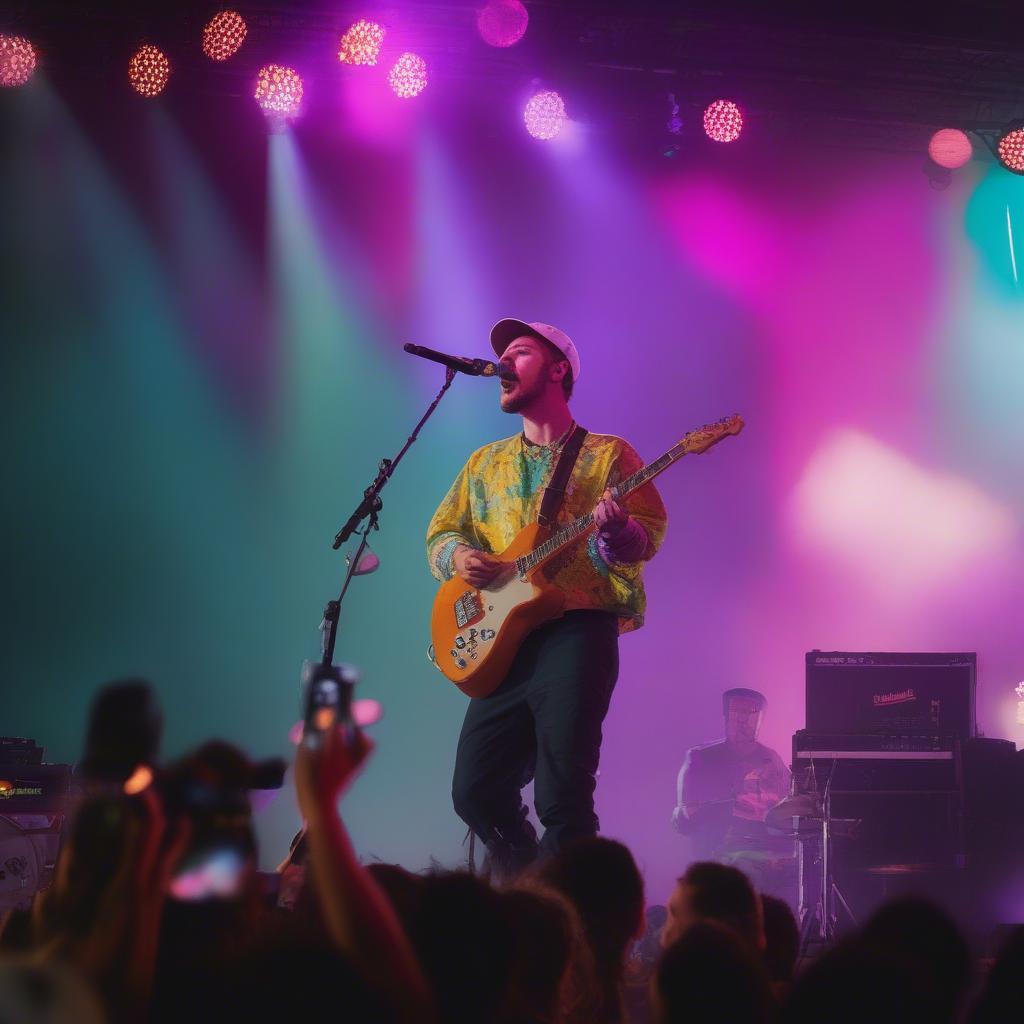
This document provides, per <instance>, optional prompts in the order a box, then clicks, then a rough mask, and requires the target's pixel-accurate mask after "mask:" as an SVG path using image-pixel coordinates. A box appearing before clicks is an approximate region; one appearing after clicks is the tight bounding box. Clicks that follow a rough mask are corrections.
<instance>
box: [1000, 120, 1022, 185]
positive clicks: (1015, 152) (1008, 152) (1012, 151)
mask: <svg viewBox="0 0 1024 1024" xmlns="http://www.w3.org/2000/svg"><path fill="white" fill-rule="evenodd" d="M998 153H999V162H1000V163H1001V164H1002V165H1003V166H1004V167H1005V168H1006V169H1007V170H1008V171H1013V173H1014V174H1024V128H1015V129H1014V130H1013V131H1010V132H1006V134H1004V135H1003V137H1002V138H1001V139H1000V140H999V146H998Z"/></svg>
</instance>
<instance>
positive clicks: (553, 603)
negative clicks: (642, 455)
mask: <svg viewBox="0 0 1024 1024" xmlns="http://www.w3.org/2000/svg"><path fill="white" fill-rule="evenodd" d="M742 429H743V420H742V419H741V417H740V416H738V415H735V416H729V417H727V418H726V419H723V420H719V421H718V422H717V423H712V424H710V425H707V426H703V427H701V428H700V429H698V430H693V431H691V432H690V433H689V434H687V435H686V436H685V437H684V438H683V439H682V440H681V441H680V442H679V443H678V444H677V445H675V446H674V447H673V448H670V449H669V450H668V451H667V452H666V453H665V454H664V455H662V457H661V458H660V459H657V460H656V461H654V462H652V463H651V464H650V465H648V466H643V467H641V468H640V469H638V470H637V471H636V472H635V473H634V474H633V475H632V476H629V477H627V478H626V479H625V480H623V481H621V483H619V485H618V486H617V487H613V488H611V492H612V497H613V498H615V499H616V500H618V499H620V498H624V497H625V496H626V495H627V494H630V493H631V492H632V491H635V490H637V488H639V487H642V486H643V485H644V484H645V483H647V481H648V480H653V479H654V478H655V477H656V476H657V475H658V474H659V473H661V472H663V471H664V470H666V469H668V467H669V466H671V465H672V463H674V462H678V461H679V459H681V458H682V457H683V456H684V455H699V454H700V453H701V452H706V451H707V450H708V449H709V448H711V447H712V446H713V445H716V444H718V442H719V441H721V440H722V439H723V438H726V437H729V436H731V435H732V434H738V433H739V432H740V431H741V430H742ZM593 527H594V513H593V512H588V513H587V514H586V515H585V516H580V517H579V519H576V520H574V521H573V522H571V523H568V524H567V525H565V526H563V527H561V528H560V529H558V530H557V531H555V532H552V531H551V530H550V529H548V528H546V527H543V526H541V525H540V523H530V524H529V525H527V526H524V527H523V528H522V530H520V531H519V533H518V534H517V535H516V537H515V539H514V540H513V541H512V543H511V544H510V545H509V546H508V547H507V548H506V549H505V550H504V551H503V552H501V554H500V555H499V556H498V557H499V558H500V559H501V561H503V562H506V563H507V565H506V568H505V569H504V570H503V571H502V572H500V573H499V574H498V575H497V576H496V577H495V579H494V580H492V581H491V582H490V583H489V584H488V585H487V586H486V587H484V588H483V589H482V590H478V589H477V588H476V587H474V586H472V585H471V584H469V583H467V582H466V581H465V580H464V579H462V578H461V577H460V576H453V577H452V578H451V579H450V580H447V581H446V582H444V583H442V584H441V586H440V588H439V589H438V591H437V596H436V597H435V598H434V608H433V612H432V613H431V618H430V636H431V640H432V641H433V654H432V660H433V661H434V664H435V665H436V666H437V667H438V668H439V669H440V670H441V672H442V673H444V675H445V676H447V677H448V678H449V679H450V680H451V681H452V682H453V683H454V684H455V685H456V686H457V687H458V688H459V689H460V690H462V692H463V693H466V694H468V695H469V696H470V697H486V696H487V695H488V694H489V693H492V692H493V691H494V690H496V689H497V688H498V686H499V685H500V683H501V681H502V679H504V678H505V675H506V673H507V672H508V670H509V667H510V666H511V664H512V660H513V658H514V657H515V655H516V651H518V649H519V645H520V644H521V643H522V642H523V640H524V639H525V638H526V636H527V634H528V633H530V632H531V631H532V630H534V629H536V628H537V627H538V626H541V625H543V624H544V623H545V622H550V621H551V620H552V619H557V618H558V617H559V616H560V615H562V614H563V612H564V610H565V595H564V594H563V593H562V591H561V590H559V589H558V587H556V586H553V585H552V584H551V583H549V582H548V581H547V580H546V579H545V578H544V576H543V575H542V574H541V573H540V567H541V566H542V565H543V564H544V563H545V562H546V561H547V560H548V559H549V558H551V557H552V556H553V555H554V554H556V553H557V552H558V551H561V550H562V549H563V548H564V547H566V546H567V545H569V544H572V543H574V542H575V541H578V540H580V539H581V538H582V537H585V536H586V535H587V534H588V533H590V531H591V530H592V529H593Z"/></svg>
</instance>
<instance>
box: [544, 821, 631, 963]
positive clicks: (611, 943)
mask: <svg viewBox="0 0 1024 1024" xmlns="http://www.w3.org/2000/svg"><path fill="white" fill-rule="evenodd" d="M538 877H539V878H540V879H541V880H542V881H543V882H544V883H545V884H546V885H549V886H550V887H551V888H553V889H555V890H557V891H558V892H560V893H562V895H564V896H565V897H566V898H567V899H568V900H569V901H570V902H571V903H572V905H573V906H574V907H575V908H576V912H577V913H578V914H579V916H580V922H581V923H582V925H583V933H584V935H585V936H586V939H587V942H588V943H589V945H590V948H591V950H592V952H593V954H594V959H595V961H596V963H597V966H598V969H599V970H600V971H602V972H604V971H617V970H618V969H620V968H621V966H622V963H623V960H624V958H625V956H626V951H627V949H628V948H629V944H630V942H631V941H632V940H634V939H636V938H638V937H639V936H640V935H641V934H642V933H643V926H644V881H643V876H642V875H641V874H640V869H639V868H638V867H637V866H636V861H635V860H633V855H632V854H631V853H630V852H629V850H628V849H627V848H626V847H625V846H624V845H623V844H622V843H619V842H616V841H615V840H614V839H603V838H601V837H599V836H595V837H594V838H591V839H578V840H576V841H575V842H573V843H570V844H569V845H568V846H566V847H565V848H564V849H563V850H561V851H559V853H558V854H557V855H556V856H554V857H552V858H551V859H550V860H548V861H545V862H544V863H543V864H542V865H541V867H540V869H539V871H538Z"/></svg>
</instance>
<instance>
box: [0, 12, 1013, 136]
mask: <svg viewBox="0 0 1024 1024" xmlns="http://www.w3.org/2000/svg"><path fill="white" fill-rule="evenodd" d="M481 4H482V0H480V2H477V3H467V2H447V3H443V2H404V3H390V4H388V3H374V2H372V0H371V2H370V3H362V4H354V3H350V2H345V0H338V2H336V3H324V2H323V0H310V2H301V0H300V2H296V3H289V4H284V3H277V4H265V3H244V2H242V3H238V4H237V5H235V6H236V7H237V8H238V9H239V10H240V11H242V13H243V14H245V16H246V17H247V19H248V20H249V23H250V26H251V40H252V42H251V43H249V42H247V50H248V51H249V52H248V59H249V61H250V63H251V62H252V61H254V60H257V59H262V58H263V57H264V55H265V56H266V57H267V58H268V59H269V58H270V57H271V55H272V54H273V53H274V52H275V50H280V49H282V48H283V47H288V46H291V47H293V48H294V47H298V46H306V47H307V48H312V49H316V48H317V44H316V41H317V39H318V37H323V39H324V41H325V45H324V47H323V53H324V55H325V61H326V62H328V63H325V65H324V69H323V70H324V72H325V73H326V69H327V68H328V67H329V61H330V60H331V59H332V53H331V45H328V41H330V43H331V44H333V41H334V39H336V38H337V34H338V33H339V32H340V31H341V30H343V29H344V27H345V26H346V25H347V24H348V22H349V21H351V20H352V19H353V18H354V17H357V16H361V15H363V14H367V13H370V14H376V15H378V16H379V17H380V18H381V19H382V20H384V21H385V22H386V23H387V22H391V23H398V22H400V23H401V24H402V26H403V29H404V30H405V31H406V32H407V34H408V35H409V36H411V37H416V38H418V39H420V40H422V45H421V48H422V50H423V52H424V56H426V57H427V58H428V61H429V60H430V59H431V58H434V61H435V62H436V64H437V66H442V67H444V68H445V69H446V70H445V73H446V74H447V75H448V76H449V77H450V78H454V79H457V80H458V81H459V82H461V83H466V82H470V83H475V84H478V85H479V86H480V87H481V89H484V88H487V89H490V88H500V87H507V86H508V85H509V84H516V85H521V83H523V82H525V81H529V80H530V79H531V78H532V77H542V78H543V79H544V80H546V81H549V82H551V83H552V84H554V85H556V86H558V87H563V86H564V87H565V88H572V87H577V88H578V89H579V93H580V94H581V95H584V96H586V97H587V98H588V99H587V102H588V103H590V104H591V105H592V106H593V107H595V108H599V109H600V110H601V111H603V112H604V114H605V116H606V118H607V123H608V124H610V125H613V126H614V128H613V129H610V130H614V132H615V133H616V135H617V136H618V137H620V138H621V139H622V140H623V141H625V142H629V143H640V144H644V145H648V144H652V145H654V146H660V145H661V144H662V142H663V141H664V139H665V138H666V135H667V132H666V127H665V126H666V122H667V121H668V118H669V114H670V110H671V106H670V101H669V98H668V97H669V95H670V94H671V95H672V96H673V97H675V100H676V102H678V103H679V105H680V113H681V116H682V118H683V120H684V122H686V121H689V122H692V121H693V120H694V119H695V118H696V117H698V116H699V113H700V111H701V110H702V109H703V106H704V105H705V104H706V103H707V102H709V101H710V100H712V99H715V98H718V97H719V96H723V95H724V96H728V97H730V98H734V99H736V100H737V102H740V103H741V105H742V106H744V107H745V108H746V109H748V110H749V111H750V112H751V115H752V121H756V123H758V124H759V125H761V126H768V127H769V128H770V134H771V135H772V137H773V138H776V139H778V140H780V141H782V142H785V141H786V140H787V139H788V138H791V137H792V136H793V135H806V133H808V132H813V133H814V134H815V136H816V137H817V138H819V139H820V140H821V141H822V142H825V143H834V144H839V145H843V144H848V143H850V142H851V141H852V142H853V143H854V144H856V145H857V146H858V147H860V148H864V147H868V148H877V149H895V150H911V149H919V148H920V147H921V144H922V139H923V138H924V139H926V138H927V136H928V134H929V133H930V132H931V131H932V130H933V129H934V128H936V127H942V126H953V127H963V128H965V129H975V130H980V132H981V134H982V135H985V134H988V135H989V136H991V135H993V134H994V133H995V132H997V131H998V130H999V129H1000V128H1001V127H1002V126H1004V125H1005V124H1006V123H1008V122H1010V121H1013V120H1015V119H1018V118H1022V117H1024V15H1022V13H1021V8H1020V7H1019V6H1018V5H1017V4H1010V3H1005V2H1004V3H996V2H994V0H981V2H977V0H976V2H974V3H972V4H965V3H962V2H961V3H946V2H942V3H935V4H931V5H929V6H927V7H924V6H919V5H917V4H908V3H901V2H900V0H890V2H889V3H884V4H883V3H875V2H865V3H859V4H839V5H835V4H831V5H830V4H828V3H827V2H816V3H807V2H789V3H777V4H770V3H764V2H762V3H754V2H747V0H732V2H729V0H726V2H721V3H707V2H690V3H654V2H645V0H634V2H631V3H630V2H611V0H605V2H600V0H596V2H579V0H536V2H529V3H527V8H528V10H529V12H530V18H531V21H530V30H529V32H528V33H527V36H526V38H525V39H524V40H523V42H522V43H521V44H520V45H518V46H516V47H514V48H512V49H510V50H495V49H492V48H489V47H487V46H484V45H483V44H482V43H481V42H480V40H479V39H478V38H477V37H476V34H475V32H474V31H473V16H474V12H475V10H476V9H477V8H478V7H479V6H481ZM219 6H220V5H218V4H216V3H213V4H211V3H197V2H194V0H182V2H180V3H175V4H165V3H128V2H115V3H91V4H90V3H89V2H88V0H84V2H83V0H78V2H75V3H71V2H68V0H61V2H48V0H30V2H24V3H20V4H17V3H16V4H13V5H9V7H8V12H7V16H6V17H4V16H3V15H0V31H2V30H14V31H19V32H22V33H23V34H26V35H29V36H30V37H31V38H33V40H35V41H37V42H38V44H39V45H40V48H41V49H42V50H43V51H44V55H45V61H46V66H47V69H48V73H49V74H50V75H51V77H53V78H54V80H55V81H57V82H58V84H60V82H61V81H62V80H63V81H65V82H67V83H71V84H74V83H76V82H80V81H83V80H86V79H90V80H94V79H95V78H96V76H98V75H102V74H104V71H103V70H102V69H103V68H105V67H109V68H110V69H111V70H110V71H109V72H106V73H109V74H111V75H113V74H115V70H114V69H116V74H117V75H118V76H120V75H122V74H123V70H122V69H123V61H124V59H125V54H126V53H130V51H131V49H132V47H133V46H134V45H135V43H137V42H138V41H140V40H141V39H143V38H153V39H156V40H159V41H160V44H161V45H162V46H164V48H165V49H167V50H168V52H169V53H171V54H172V55H173V54H174V53H175V52H176V48H178V49H179V50H180V51H181V52H182V53H183V54H184V53H187V54H189V55H190V56H188V57H181V58H179V66H181V64H182V63H185V64H186V66H187V64H188V62H189V61H195V64H196V66H197V67H198V66H199V65H201V64H202V58H201V57H199V56H198V54H197V52H196V47H195V45H194V41H195V39H196V38H198V35H199V33H200V32H201V28H202V25H203V24H204V23H205V21H206V19H207V18H208V17H209V16H210V15H211V13H213V12H214V11H216V10H217V9H218V8H219ZM318 52H319V51H318ZM251 75H252V68H251V67H249V66H248V65H247V64H242V63H239V64H237V65H236V66H235V67H234V68H228V67H225V68H223V69H221V68H218V69H217V73H216V74H214V75H211V74H210V73H209V71H208V70H207V71H205V72H204V76H205V77H203V79H202V83H201V85H198V84H195V82H194V83H193V86H192V87H191V88H192V89H193V90H194V91H195V92H202V91H203V90H214V91H227V92H239V93H241V92H243V91H245V89H247V88H248V85H247V83H248V80H249V78H250V77H251ZM766 134H767V133H766Z"/></svg>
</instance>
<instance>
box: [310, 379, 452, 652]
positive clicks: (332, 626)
mask: <svg viewBox="0 0 1024 1024" xmlns="http://www.w3.org/2000/svg"><path fill="white" fill-rule="evenodd" d="M453 380H455V370H453V369H452V368H451V367H445V371H444V384H443V385H442V387H441V390H440V391H438V393H437V395H436V397H435V398H434V400H433V402H431V403H430V405H429V406H428V407H427V411H426V412H425V413H424V414H423V416H422V417H421V418H420V421H419V423H417V424H416V426H415V427H414V428H413V432H412V433H411V434H410V435H409V437H408V438H406V441H405V444H404V445H402V448H401V450H400V451H399V453H398V454H397V455H396V456H395V457H394V458H393V459H381V460H380V464H379V465H378V467H377V476H376V477H375V478H374V481H373V483H372V484H370V486H369V487H367V488H366V490H365V491H363V500H362V501H361V502H360V503H359V504H358V505H357V506H356V510H355V511H354V512H353V513H352V515H350V516H349V517H348V521H347V522H346V523H345V525H344V526H343V527H342V528H341V529H340V530H339V531H338V532H337V534H336V535H335V538H334V543H333V544H332V547H333V548H334V550H335V551H337V550H338V548H340V547H341V545H342V544H344V543H345V541H347V540H348V539H349V537H351V536H352V534H353V533H361V534H362V540H361V541H360V542H359V547H358V548H357V549H356V553H355V557H354V558H352V559H351V560H350V561H349V564H348V571H347V572H346V573H345V580H344V582H343V583H342V586H341V593H340V594H339V595H338V598H337V600H335V601H328V602H327V607H326V608H324V617H323V621H322V622H321V623H320V630H321V632H322V633H323V651H322V654H323V657H322V659H321V664H322V666H323V667H324V668H328V667H329V666H331V665H333V663H334V646H335V644H336V642H337V639H338V618H339V615H340V612H341V602H342V601H343V600H344V599H345V594H346V592H347V591H348V585H349V584H350V583H351V582H352V577H353V576H354V575H355V574H356V569H357V568H358V566H359V561H360V559H361V558H362V557H363V552H364V551H365V550H366V545H367V542H368V541H369V539H370V531H371V530H379V529H380V524H379V522H378V521H377V517H378V514H379V513H380V511H381V509H382V508H383V507H384V503H383V502H382V501H381V497H380V493H381V491H383V490H384V487H385V486H386V485H387V482H388V481H389V480H390V479H391V476H392V474H393V473H394V472H395V469H396V468H397V466H398V464H399V463H400V462H401V461H402V458H403V457H404V455H405V453H406V452H407V451H408V450H409V448H410V447H411V446H412V443H413V441H415V440H416V438H417V437H418V436H419V433H420V429H421V428H422V426H423V424H424V423H426V422H427V420H428V419H430V416H431V414H432V413H433V412H434V410H435V409H436V408H437V405H438V403H439V402H440V401H441V399H442V398H443V397H444V393H445V392H446V391H447V390H448V389H449V388H450V387H451V386H452V381H453ZM364 519H366V520H369V521H368V522H367V524H366V527H365V529H363V530H361V531H360V530H359V524H360V523H361V522H362V521H363V520H364Z"/></svg>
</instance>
